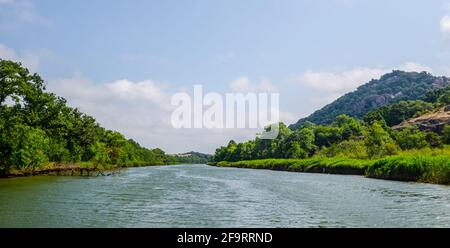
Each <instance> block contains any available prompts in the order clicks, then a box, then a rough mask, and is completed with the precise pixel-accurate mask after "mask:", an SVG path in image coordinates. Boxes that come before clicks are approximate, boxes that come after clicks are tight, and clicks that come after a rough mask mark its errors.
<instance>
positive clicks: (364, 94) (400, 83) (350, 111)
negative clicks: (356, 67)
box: [290, 71, 450, 130]
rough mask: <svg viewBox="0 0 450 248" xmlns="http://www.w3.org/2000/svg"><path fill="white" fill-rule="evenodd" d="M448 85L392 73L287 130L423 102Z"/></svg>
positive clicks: (441, 79)
mask: <svg viewBox="0 0 450 248" xmlns="http://www.w3.org/2000/svg"><path fill="white" fill-rule="evenodd" d="M449 85H450V78H446V77H435V76H433V75H431V74H429V73H427V72H421V73H418V72H404V71H393V72H391V73H388V74H385V75H384V76H382V77H381V78H380V79H377V80H375V79H374V80H371V81H370V82H368V83H366V84H364V85H362V86H360V87H358V89H356V90H355V91H353V92H350V93H347V94H345V95H344V96H342V97H340V98H339V99H337V100H335V101H334V102H332V103H330V104H328V105H326V106H325V107H323V108H322V109H320V110H317V111H316V112H314V113H313V114H311V115H310V116H308V117H306V118H303V119H300V120H299V121H298V122H297V123H295V124H292V125H291V126H290V128H291V129H293V130H295V129H297V128H299V127H301V126H302V124H304V123H305V122H312V123H315V124H329V123H331V122H333V121H334V120H335V117H336V116H338V115H340V114H346V115H349V116H352V117H356V118H362V117H364V116H365V115H366V114H367V113H369V112H370V111H372V110H374V109H376V108H379V107H381V106H384V105H386V104H390V103H397V102H400V101H405V100H416V99H422V98H424V97H425V95H426V94H427V93H428V92H430V91H433V90H436V89H441V88H444V87H446V86H449Z"/></svg>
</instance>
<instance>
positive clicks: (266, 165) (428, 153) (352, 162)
mask: <svg viewBox="0 0 450 248" xmlns="http://www.w3.org/2000/svg"><path fill="white" fill-rule="evenodd" d="M210 164H212V165H217V166H221V167H239V168H251V169H269V170H283V171H295V172H315V173H331V174H352V175H365V176H367V177H371V178H378V179H388V180H399V181H415V182H424V183H435V184H449V185H450V147H449V146H445V147H444V148H443V149H430V148H425V149H420V150H408V151H402V152H400V153H399V154H398V155H396V156H389V157H385V158H381V159H378V160H368V159H352V158H346V157H319V156H317V157H313V158H310V159H262V160H246V161H238V162H227V161H222V162H218V163H210Z"/></svg>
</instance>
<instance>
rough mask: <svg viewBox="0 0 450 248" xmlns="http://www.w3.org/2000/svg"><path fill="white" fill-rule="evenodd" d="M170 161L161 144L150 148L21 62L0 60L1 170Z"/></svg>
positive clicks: (172, 159) (171, 158)
mask: <svg viewBox="0 0 450 248" xmlns="http://www.w3.org/2000/svg"><path fill="white" fill-rule="evenodd" d="M49 161H52V162H60V163H79V162H82V161H90V162H92V164H94V165H102V164H111V165H123V166H126V165H137V164H149V165H150V164H167V163H171V162H174V157H171V156H168V155H166V154H165V153H164V151H162V150H161V149H147V148H144V147H141V146H140V145H139V144H138V143H137V142H135V141H133V140H128V139H126V138H125V137H124V136H123V135H122V134H120V133H118V132H114V131H110V130H105V129H104V128H102V127H101V126H100V125H99V124H98V123H97V122H96V121H95V119H94V118H92V117H91V116H88V115H86V114H83V113H81V112H80V111H79V110H78V109H76V108H71V107H69V106H67V104H66V101H65V99H63V98H61V97H58V96H56V95H54V94H52V93H49V92H46V91H45V84H44V81H43V80H42V79H41V78H40V77H39V75H37V74H30V73H29V71H28V70H27V69H26V68H23V67H22V66H21V65H20V64H19V63H15V62H12V61H6V60H0V171H8V170H10V169H27V168H37V167H40V166H42V165H44V164H45V163H47V162H49Z"/></svg>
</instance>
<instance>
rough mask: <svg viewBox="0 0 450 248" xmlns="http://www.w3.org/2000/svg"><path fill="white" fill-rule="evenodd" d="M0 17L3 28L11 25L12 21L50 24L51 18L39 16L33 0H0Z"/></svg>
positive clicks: (42, 24)
mask: <svg viewBox="0 0 450 248" xmlns="http://www.w3.org/2000/svg"><path fill="white" fill-rule="evenodd" d="M0 17H2V23H0V24H1V26H2V28H3V29H5V28H8V26H12V25H11V24H12V23H14V22H16V23H17V22H19V23H30V24H34V25H40V26H50V25H51V24H52V22H51V20H49V19H48V18H45V17H43V16H41V15H40V14H39V13H38V12H37V11H36V6H35V5H34V2H32V1H28V0H0Z"/></svg>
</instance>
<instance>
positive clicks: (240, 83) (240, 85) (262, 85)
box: [229, 77, 277, 93]
mask: <svg viewBox="0 0 450 248" xmlns="http://www.w3.org/2000/svg"><path fill="white" fill-rule="evenodd" d="M229 86H230V89H231V90H232V91H233V92H242V93H250V92H276V91H277V88H276V87H275V85H273V84H272V83H271V82H270V81H269V80H267V79H263V80H261V81H260V82H258V83H252V82H250V79H249V78H248V77H239V78H237V79H235V80H233V81H232V82H231V83H230V84H229Z"/></svg>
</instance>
